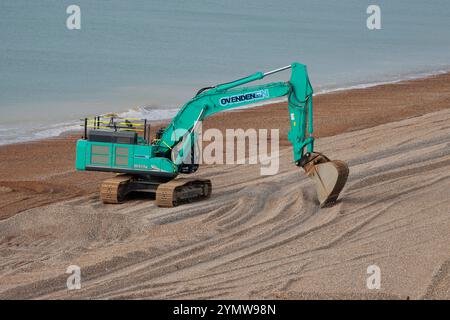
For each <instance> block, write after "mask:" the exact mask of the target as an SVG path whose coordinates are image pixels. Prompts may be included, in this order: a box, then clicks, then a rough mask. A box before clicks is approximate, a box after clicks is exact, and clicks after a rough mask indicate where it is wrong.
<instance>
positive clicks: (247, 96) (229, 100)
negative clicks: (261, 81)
mask: <svg viewBox="0 0 450 320" xmlns="http://www.w3.org/2000/svg"><path fill="white" fill-rule="evenodd" d="M267 98H269V90H268V89H264V90H258V91H253V92H249V93H244V94H237V95H235V96H229V97H223V98H221V99H220V105H221V106H227V105H230V104H236V103H242V102H248V101H252V100H261V99H267Z"/></svg>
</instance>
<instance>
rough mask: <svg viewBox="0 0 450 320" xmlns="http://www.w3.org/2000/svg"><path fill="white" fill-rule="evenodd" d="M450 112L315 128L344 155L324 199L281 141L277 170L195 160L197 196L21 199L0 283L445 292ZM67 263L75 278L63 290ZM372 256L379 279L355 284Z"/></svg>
mask: <svg viewBox="0 0 450 320" xmlns="http://www.w3.org/2000/svg"><path fill="white" fill-rule="evenodd" d="M449 123H450V110H443V111H439V112H436V113H432V114H427V115H424V116H421V117H418V118H412V119H408V120H403V121H399V122H394V123H389V124H385V125H381V126H377V127H374V128H370V129H364V130H361V131H354V132H350V133H345V134H340V135H337V136H334V137H329V138H324V139H320V140H319V141H318V146H317V149H318V150H319V151H321V152H324V153H325V154H327V155H328V156H330V157H332V158H335V159H341V160H344V161H347V162H348V163H349V165H350V176H349V182H348V185H347V186H346V188H345V189H344V191H343V193H342V197H341V200H340V201H339V202H338V203H337V204H336V205H335V206H333V207H331V208H326V209H319V208H318V206H317V201H316V199H315V194H314V191H313V190H312V183H311V182H310V181H309V180H307V178H305V177H304V176H303V174H302V173H301V171H300V169H298V168H296V167H295V166H294V165H293V164H292V163H291V153H290V150H289V149H285V150H282V151H281V155H280V157H281V159H280V164H281V167H280V172H279V174H277V175H275V176H268V177H263V176H260V175H259V167H258V166H251V165H235V166H215V167H204V168H202V170H199V171H200V173H199V174H198V175H197V176H199V177H208V178H211V179H212V182H213V195H212V197H211V199H209V200H207V201H204V202H199V203H193V204H189V205H183V206H180V207H176V208H169V209H164V208H158V207H156V206H155V205H154V203H153V201H150V200H145V199H142V198H141V199H137V200H133V201H130V202H128V203H126V204H122V205H103V204H101V203H100V202H99V200H98V197H97V196H89V197H88V196H84V197H78V198H76V199H72V200H67V201H63V202H60V203H56V204H52V205H49V206H44V207H41V208H35V209H31V210H28V211H25V212H22V213H20V214H18V215H16V216H13V217H11V218H9V219H6V220H3V221H0V256H1V257H2V258H1V263H0V272H1V278H0V297H1V298H19V297H20V298H48V297H52V298H82V297H85V298H119V297H126V298H218V297H221V298H287V299H289V298H293V299H297V298H400V299H405V298H406V297H411V298H423V297H426V298H430V297H434V298H450V293H449V289H450V272H449V270H450V269H449V264H450V251H449V250H448V243H449V241H450V233H449V232H448V230H450V216H449V214H448V213H449V208H450V144H449V141H450V126H449V125H448V124H449ZM2 186H4V187H7V188H11V189H14V187H13V186H8V185H3V184H2ZM6 193H8V192H6ZM72 264H76V265H79V266H80V267H81V268H82V269H81V270H82V289H81V290H78V291H71V292H68V291H67V290H66V287H65V285H66V279H67V275H66V274H64V272H65V270H66V268H67V266H69V265H72ZM371 264H376V265H378V266H379V267H380V268H381V272H382V275H381V276H382V281H381V286H382V288H381V289H380V290H378V291H376V290H375V291H372V290H368V289H367V287H366V278H367V277H368V275H367V273H366V270H367V267H368V266H369V265H371Z"/></svg>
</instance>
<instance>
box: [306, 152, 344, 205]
mask: <svg viewBox="0 0 450 320" xmlns="http://www.w3.org/2000/svg"><path fill="white" fill-rule="evenodd" d="M310 159H311V160H310V161H309V162H307V163H306V164H305V165H304V166H303V169H304V170H305V173H306V175H307V176H308V177H310V178H311V179H312V180H313V182H314V184H315V187H316V192H317V198H318V200H319V203H320V206H321V207H327V206H330V205H332V204H333V203H335V202H336V200H337V198H338V196H339V193H340V192H341V191H342V189H343V188H344V186H345V183H346V182H347V178H348V174H349V169H348V166H347V164H346V163H345V162H343V161H340V160H333V161H331V160H330V159H328V158H327V157H325V156H324V155H322V154H319V153H313V154H311V156H310Z"/></svg>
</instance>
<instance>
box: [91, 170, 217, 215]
mask: <svg viewBox="0 0 450 320" xmlns="http://www.w3.org/2000/svg"><path fill="white" fill-rule="evenodd" d="M211 191H212V185H211V181H210V180H208V179H188V178H178V179H174V180H170V181H168V182H164V181H161V180H159V181H155V180H152V179H147V180H146V179H143V178H136V177H135V176H133V175H129V174H119V175H117V176H115V177H113V178H110V179H107V180H105V181H103V183H102V184H101V186H100V198H101V200H102V201H103V203H112V204H117V203H122V202H124V201H125V200H126V197H127V195H129V194H130V193H132V192H145V193H151V194H153V195H154V197H155V199H156V205H157V206H159V207H175V206H177V205H180V204H183V203H190V202H194V201H199V200H203V199H206V198H209V196H210V195H211Z"/></svg>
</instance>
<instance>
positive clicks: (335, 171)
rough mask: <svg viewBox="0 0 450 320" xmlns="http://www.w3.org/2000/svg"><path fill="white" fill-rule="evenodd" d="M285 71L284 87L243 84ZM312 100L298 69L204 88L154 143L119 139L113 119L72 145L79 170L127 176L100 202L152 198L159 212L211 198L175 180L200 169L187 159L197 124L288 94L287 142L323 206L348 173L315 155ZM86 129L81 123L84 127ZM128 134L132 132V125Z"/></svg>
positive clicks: (202, 184)
mask: <svg viewBox="0 0 450 320" xmlns="http://www.w3.org/2000/svg"><path fill="white" fill-rule="evenodd" d="M287 69H291V77H290V80H289V81H286V82H272V83H268V84H261V85H255V86H247V87H245V86H244V85H246V84H248V83H251V82H254V81H257V80H261V79H263V78H265V77H267V76H270V75H272V74H274V73H277V72H281V71H284V70H287ZM312 94H313V89H312V86H311V84H310V81H309V78H308V73H307V70H306V66H305V65H303V64H300V63H293V64H291V65H289V66H286V67H282V68H279V69H275V70H272V71H269V72H266V73H263V72H257V73H254V74H252V75H250V76H247V77H244V78H241V79H238V80H235V81H232V82H228V83H224V84H220V85H216V86H212V87H207V88H203V89H201V90H200V91H199V92H198V93H197V95H196V96H195V97H194V98H192V99H191V100H190V101H188V102H187V103H186V104H185V105H184V106H183V107H182V108H181V109H180V111H179V112H178V114H177V115H176V116H175V117H174V118H173V119H172V121H171V122H170V124H169V125H168V126H167V127H166V128H165V129H164V130H162V131H160V132H158V134H157V137H156V139H154V141H153V142H152V143H150V138H149V137H145V134H144V137H140V138H141V139H140V140H139V139H138V138H136V137H132V136H133V133H130V132H127V134H128V136H130V137H132V138H131V139H129V140H127V139H126V138H124V137H122V136H124V133H123V132H122V131H121V130H120V125H119V126H117V125H115V123H117V121H116V122H114V119H112V120H111V121H109V125H108V126H109V127H108V128H109V129H111V123H114V126H113V129H114V130H103V129H101V128H100V126H98V127H94V128H92V126H91V129H94V130H90V131H89V132H88V131H86V134H85V138H84V139H81V140H79V141H78V142H77V169H78V170H92V171H111V172H117V173H125V174H127V175H126V176H124V175H122V176H120V177H116V178H114V179H110V181H106V182H105V183H104V184H103V186H102V190H101V194H102V199H103V200H104V202H107V203H116V202H121V201H122V200H123V199H124V195H125V194H126V193H129V192H131V191H147V192H153V193H156V199H157V203H158V204H159V205H162V206H171V205H176V204H179V203H180V202H185V201H187V202H189V201H191V200H193V199H195V200H200V199H203V198H207V197H209V195H210V194H211V183H210V181H209V180H208V181H200V180H198V181H196V180H189V179H184V180H183V181H182V180H180V179H175V180H173V179H174V178H175V177H176V176H177V175H178V174H179V173H192V172H195V171H196V170H197V168H198V164H195V163H192V162H190V161H186V159H188V158H190V157H191V153H192V143H193V141H195V139H197V136H196V132H195V128H196V126H197V124H198V123H199V121H202V120H204V119H206V118H207V117H209V116H211V115H213V114H216V113H218V112H222V111H226V110H229V109H233V108H238V107H242V106H245V105H249V104H255V103H260V102H264V101H267V100H271V99H276V98H280V97H285V96H287V98H288V113H287V116H289V120H290V131H289V133H288V139H289V141H290V142H291V144H292V146H293V160H294V163H295V164H296V165H297V166H300V167H302V168H303V169H304V170H305V173H306V174H307V176H308V177H310V178H311V179H312V180H313V182H314V184H315V187H316V191H317V195H318V200H319V203H320V205H321V206H326V205H329V204H332V203H334V202H335V201H336V199H337V197H338V196H339V193H340V191H341V190H342V188H343V187H344V185H345V183H346V180H347V177H348V172H349V170H348V167H347V165H346V164H345V163H344V162H342V161H330V160H329V159H328V158H327V157H325V156H324V155H322V154H320V153H316V152H315V151H314V138H313V125H312V124H313V99H312ZM121 121H122V122H121V123H124V121H128V120H126V119H125V120H121ZM106 122H107V121H106ZM130 123H131V124H133V123H132V122H130ZM88 124H89V122H88V121H87V120H85V128H86V127H88ZM97 124H98V123H97ZM125 124H126V122H125ZM117 127H119V130H118V129H117ZM125 128H128V129H125V130H130V129H131V131H133V130H132V128H133V125H131V127H130V126H126V127H125ZM96 130H97V131H96ZM134 133H135V134H136V135H137V133H136V132H134ZM99 137H100V138H99ZM186 137H188V139H186ZM124 141H125V142H124ZM121 142H122V143H121ZM175 150H176V151H177V152H174V151H175ZM99 161H100V162H99ZM102 161H103V162H102ZM170 180H172V181H170ZM149 190H150V191H149ZM177 195H178V196H177ZM168 199H169V200H168ZM169 204H171V205H169Z"/></svg>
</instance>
